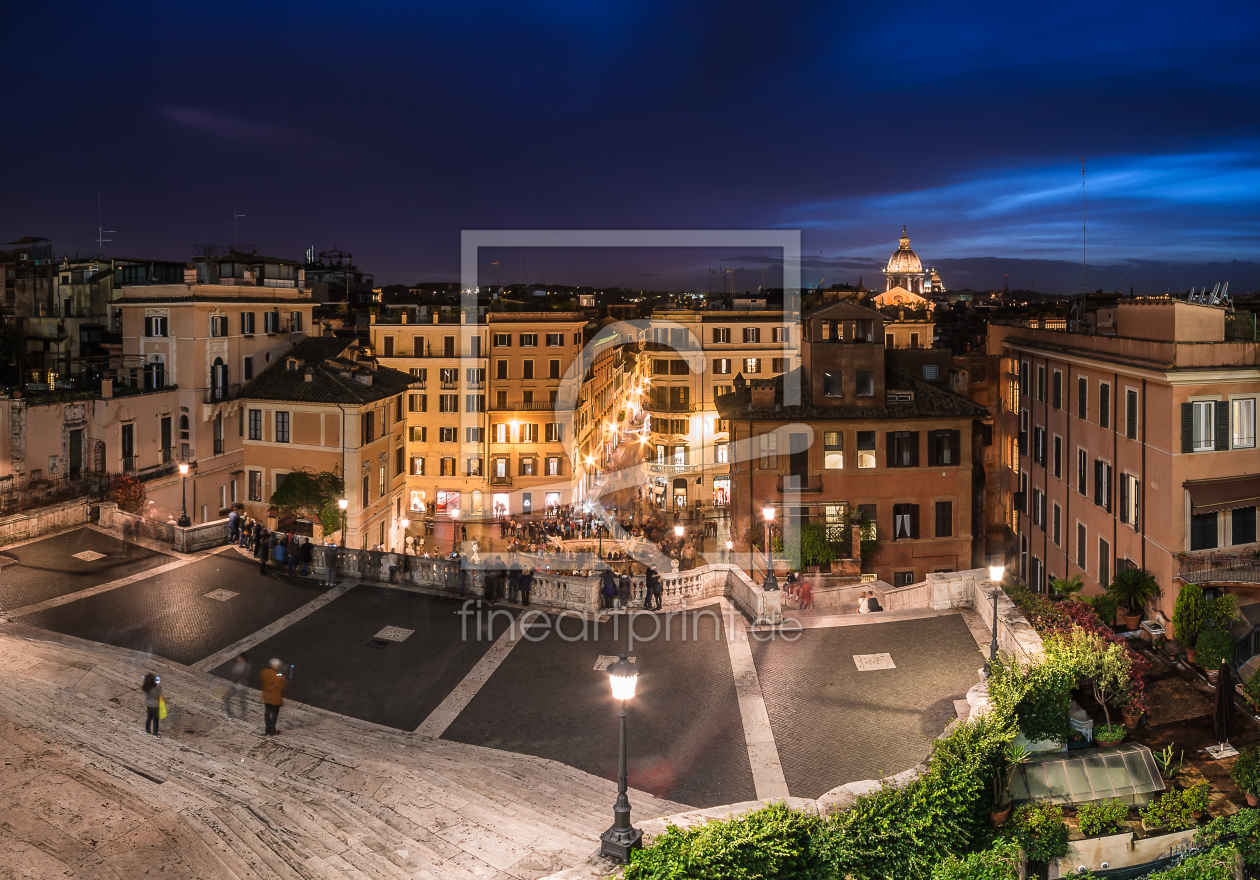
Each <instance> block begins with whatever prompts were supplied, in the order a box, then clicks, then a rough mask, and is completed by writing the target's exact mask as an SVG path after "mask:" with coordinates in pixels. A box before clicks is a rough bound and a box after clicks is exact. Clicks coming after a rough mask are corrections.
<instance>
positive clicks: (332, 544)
mask: <svg viewBox="0 0 1260 880" xmlns="http://www.w3.org/2000/svg"><path fill="white" fill-rule="evenodd" d="M321 549H322V550H323V553H324V555H323V563H324V586H325V587H335V586H336V585H337V550H338V548H337V542H336V541H332V540H329V541H328V543H326V544H325V545H324V546H323V547H322V548H321Z"/></svg>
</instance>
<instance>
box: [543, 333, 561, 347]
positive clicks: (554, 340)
mask: <svg viewBox="0 0 1260 880" xmlns="http://www.w3.org/2000/svg"><path fill="white" fill-rule="evenodd" d="M562 345H564V334H563V333H548V334H547V347H548V348H559V347H560V346H562Z"/></svg>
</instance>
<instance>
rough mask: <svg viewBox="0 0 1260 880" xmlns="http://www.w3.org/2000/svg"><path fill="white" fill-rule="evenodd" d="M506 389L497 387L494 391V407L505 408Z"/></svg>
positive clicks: (506, 403)
mask: <svg viewBox="0 0 1260 880" xmlns="http://www.w3.org/2000/svg"><path fill="white" fill-rule="evenodd" d="M507 405H508V402H507V389H504V388H499V389H498V390H496V391H495V392H494V408H495V409H507Z"/></svg>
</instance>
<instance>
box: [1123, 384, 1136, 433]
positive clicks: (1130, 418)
mask: <svg viewBox="0 0 1260 880" xmlns="http://www.w3.org/2000/svg"><path fill="white" fill-rule="evenodd" d="M1124 435H1125V436H1126V437H1128V438H1129V439H1130V440H1136V439H1137V435H1138V393H1137V391H1135V390H1134V389H1132V388H1126V389H1125V391H1124Z"/></svg>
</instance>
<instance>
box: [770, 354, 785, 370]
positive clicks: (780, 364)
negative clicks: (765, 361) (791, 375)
mask: <svg viewBox="0 0 1260 880" xmlns="http://www.w3.org/2000/svg"><path fill="white" fill-rule="evenodd" d="M787 368H788V359H787V358H770V369H771V371H772V372H775V373H786V372H787Z"/></svg>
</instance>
